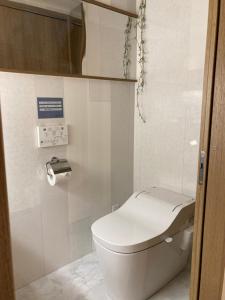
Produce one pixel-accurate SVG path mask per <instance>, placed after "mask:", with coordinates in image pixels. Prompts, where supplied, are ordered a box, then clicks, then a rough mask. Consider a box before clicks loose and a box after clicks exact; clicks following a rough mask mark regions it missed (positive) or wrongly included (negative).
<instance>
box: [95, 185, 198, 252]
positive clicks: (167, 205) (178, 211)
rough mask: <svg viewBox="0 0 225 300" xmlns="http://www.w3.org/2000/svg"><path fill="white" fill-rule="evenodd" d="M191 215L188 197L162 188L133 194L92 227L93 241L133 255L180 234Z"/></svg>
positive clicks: (191, 206)
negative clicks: (118, 207)
mask: <svg viewBox="0 0 225 300" xmlns="http://www.w3.org/2000/svg"><path fill="white" fill-rule="evenodd" d="M193 214H194V200H193V199H192V198H191V197H187V196H184V195H181V194H179V193H175V192H171V191H168V190H165V189H161V188H152V189H150V190H149V191H147V192H146V191H143V192H140V193H135V194H134V195H132V196H131V197H130V198H129V199H128V200H127V202H126V203H125V204H124V205H123V206H122V207H121V208H120V209H118V210H117V211H115V212H113V213H111V214H109V215H107V216H105V217H103V218H101V219H99V220H98V221H96V222H95V223H94V224H93V225H92V233H93V238H94V240H96V241H97V242H98V243H100V244H101V245H102V246H103V247H105V248H107V249H109V250H111V251H115V252H118V253H135V252H138V251H143V250H145V249H148V248H150V247H153V246H154V245H156V244H158V243H161V242H162V241H163V240H165V238H167V237H168V236H172V235H174V234H176V233H177V232H179V231H180V230H181V228H182V226H183V225H184V224H185V223H187V221H188V220H190V218H191V217H192V216H193Z"/></svg>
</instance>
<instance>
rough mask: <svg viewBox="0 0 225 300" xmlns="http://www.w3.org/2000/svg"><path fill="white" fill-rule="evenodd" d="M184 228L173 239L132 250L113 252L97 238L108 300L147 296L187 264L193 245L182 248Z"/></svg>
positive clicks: (144, 298)
mask: <svg viewBox="0 0 225 300" xmlns="http://www.w3.org/2000/svg"><path fill="white" fill-rule="evenodd" d="M183 235H184V232H180V233H178V234H177V235H175V236H174V237H173V241H172V242H171V243H169V244H168V243H166V242H162V243H160V244H158V245H156V246H154V247H152V248H149V249H146V250H144V251H141V252H137V253H132V254H121V253H116V252H112V251H110V250H108V249H106V248H104V247H103V246H102V245H100V244H99V243H98V242H96V241H95V246H96V251H97V254H98V257H99V260H100V265H101V268H102V270H103V274H104V278H105V284H106V288H107V293H108V296H109V299H108V300H147V299H149V298H150V297H151V296H152V295H154V294H155V293H156V292H157V291H159V290H160V289H161V288H162V287H164V286H165V285H166V284H167V283H168V282H170V281H171V280H172V279H173V278H175V277H176V276H177V275H178V274H179V273H180V272H181V271H182V270H183V269H184V268H185V266H186V264H187V261H188V257H189V254H190V251H191V241H190V245H189V246H188V247H187V248H186V249H185V250H181V249H180V246H181V245H182V241H183Z"/></svg>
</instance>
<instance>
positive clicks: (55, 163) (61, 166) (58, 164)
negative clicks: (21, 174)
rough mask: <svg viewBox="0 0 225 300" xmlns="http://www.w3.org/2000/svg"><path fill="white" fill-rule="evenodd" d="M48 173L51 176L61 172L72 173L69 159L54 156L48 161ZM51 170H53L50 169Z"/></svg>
mask: <svg viewBox="0 0 225 300" xmlns="http://www.w3.org/2000/svg"><path fill="white" fill-rule="evenodd" d="M46 170H47V175H49V176H50V177H52V176H53V174H54V175H56V174H61V173H71V172H72V168H71V166H70V164H69V162H68V160H67V159H64V158H63V159H60V158H58V157H53V158H52V159H51V160H50V161H48V162H47V163H46ZM50 170H51V171H50Z"/></svg>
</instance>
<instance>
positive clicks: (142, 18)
mask: <svg viewBox="0 0 225 300" xmlns="http://www.w3.org/2000/svg"><path fill="white" fill-rule="evenodd" d="M145 27H146V0H141V3H140V6H139V12H138V21H137V30H139V35H138V41H137V44H138V64H139V67H140V70H139V76H138V83H137V89H136V95H137V109H138V114H139V117H140V118H141V120H142V121H143V123H146V118H145V116H144V113H143V111H142V108H141V104H140V95H141V94H143V92H144V86H145V41H144V30H145Z"/></svg>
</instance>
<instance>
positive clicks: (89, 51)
mask: <svg viewBox="0 0 225 300" xmlns="http://www.w3.org/2000/svg"><path fill="white" fill-rule="evenodd" d="M90 2H92V1H91V0H83V1H82V0H63V1H62V0H17V1H16V2H15V1H11V0H0V48H1V51H0V69H7V70H9V71H18V72H20V71H21V72H23V71H25V72H34V73H38V74H39V73H41V74H43V73H46V74H53V75H54V74H56V75H58V74H60V75H70V76H73V75H74V76H80V77H81V76H84V77H87V76H88V77H93V76H94V77H104V78H118V79H135V77H136V51H137V42H136V19H135V18H132V17H129V16H127V15H125V14H121V13H118V12H116V11H113V10H110V9H107V8H104V7H101V5H100V6H99V5H95V4H93V3H95V1H93V3H90ZM103 6H104V5H103Z"/></svg>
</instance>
